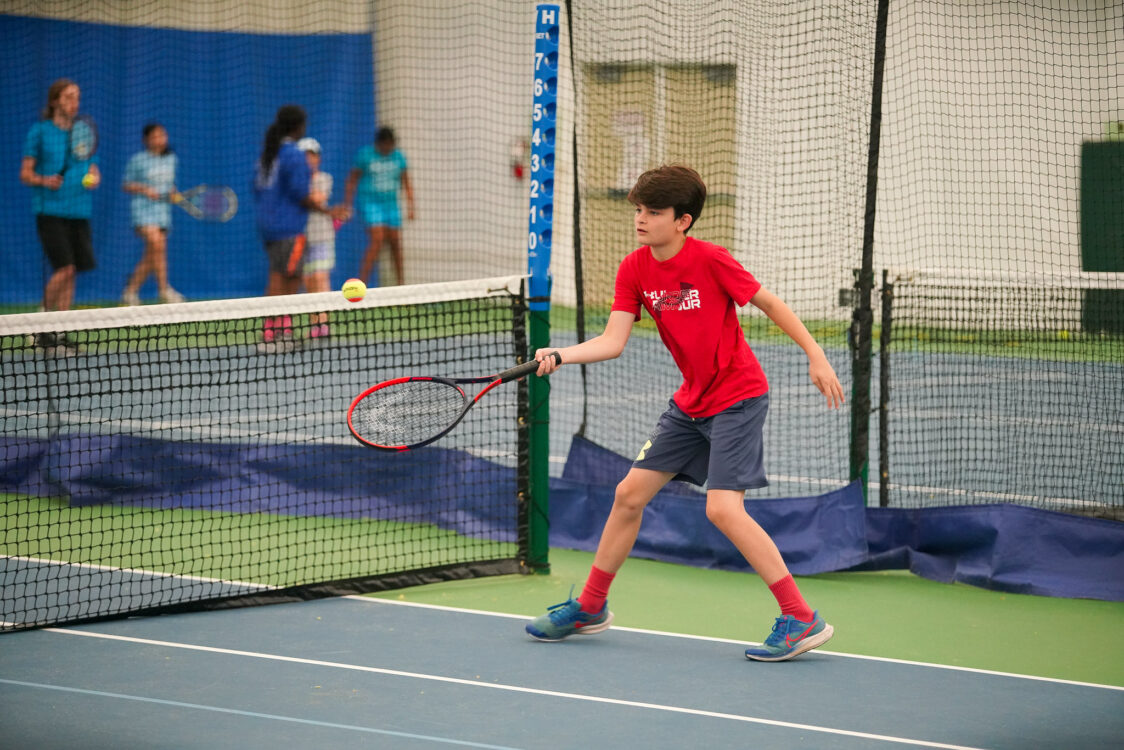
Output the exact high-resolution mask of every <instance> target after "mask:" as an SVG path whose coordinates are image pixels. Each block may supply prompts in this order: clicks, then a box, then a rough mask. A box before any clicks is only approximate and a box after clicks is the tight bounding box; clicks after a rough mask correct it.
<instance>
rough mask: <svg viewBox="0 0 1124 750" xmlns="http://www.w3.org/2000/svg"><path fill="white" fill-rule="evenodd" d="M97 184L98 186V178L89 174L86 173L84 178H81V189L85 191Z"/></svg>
mask: <svg viewBox="0 0 1124 750" xmlns="http://www.w3.org/2000/svg"><path fill="white" fill-rule="evenodd" d="M97 184H98V178H96V177H94V176H93V175H92V174H90V173H89V172H87V173H86V176H85V177H83V178H82V187H84V188H86V189H87V190H89V189H90V188H92V187H93V186H94V185H97Z"/></svg>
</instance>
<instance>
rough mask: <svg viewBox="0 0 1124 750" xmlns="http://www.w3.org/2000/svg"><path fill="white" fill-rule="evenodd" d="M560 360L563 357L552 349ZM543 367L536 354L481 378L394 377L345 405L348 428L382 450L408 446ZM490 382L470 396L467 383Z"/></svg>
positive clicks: (445, 430)
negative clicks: (487, 395) (500, 388)
mask: <svg viewBox="0 0 1124 750" xmlns="http://www.w3.org/2000/svg"><path fill="white" fill-rule="evenodd" d="M554 359H555V361H556V362H557V363H558V364H562V357H560V356H559V355H558V353H557V352H554ZM537 369H539V363H538V362H537V361H534V360H532V361H531V362H526V363H524V364H521V365H519V366H517V367H512V368H511V369H510V370H505V371H503V372H501V373H500V374H499V375H486V376H484V377H481V378H434V377H412V378H395V379H394V380H387V381H386V382H384V383H379V384H378V385H373V386H371V387H370V388H368V389H367V390H365V391H363V392H362V393H360V394H359V395H358V396H356V397H355V400H354V401H352V402H351V408H350V409H348V410H347V428H348V429H349V430H351V434H352V435H354V436H355V439H356V440H358V441H359V442H360V443H362V444H363V445H365V446H367V447H368V448H377V449H378V450H383V451H409V450H413V449H415V448H421V447H422V446H424V445H429V444H430V443H432V442H434V441H436V440H439V439H441V438H442V437H444V436H445V435H448V434H449V433H450V432H451V431H452V429H453V428H454V427H456V426H457V425H458V424H460V421H461V420H462V419H464V415H465V414H468V410H469V409H471V408H472V407H473V405H475V404H476V402H477V401H479V400H480V399H481V398H483V397H484V394H485V393H487V392H488V391H490V390H492V389H493V388H495V387H496V386H497V385H500V384H501V383H507V382H509V381H512V380H518V379H519V378H521V377H524V376H526V375H530V374H531V373H533V372H534V371H535V370H537ZM471 383H487V384H488V385H486V386H484V388H483V389H482V390H481V391H480V392H479V393H477V394H476V396H475V397H474V398H471V399H470V398H469V397H468V394H466V393H465V392H464V389H463V388H461V385H463V384H471Z"/></svg>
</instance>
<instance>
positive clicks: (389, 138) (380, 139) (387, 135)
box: [375, 127, 395, 143]
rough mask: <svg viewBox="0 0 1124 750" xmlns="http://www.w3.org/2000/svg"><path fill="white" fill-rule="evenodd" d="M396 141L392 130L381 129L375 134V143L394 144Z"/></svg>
mask: <svg viewBox="0 0 1124 750" xmlns="http://www.w3.org/2000/svg"><path fill="white" fill-rule="evenodd" d="M394 140H395V139H394V130H393V129H391V128H388V127H381V128H379V129H378V131H376V132H375V143H392V142H394Z"/></svg>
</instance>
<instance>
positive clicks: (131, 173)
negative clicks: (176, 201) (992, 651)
mask: <svg viewBox="0 0 1124 750" xmlns="http://www.w3.org/2000/svg"><path fill="white" fill-rule="evenodd" d="M125 182H137V183H140V184H141V185H146V186H147V187H150V188H152V189H153V190H155V191H156V192H157V193H159V194H160V195H167V194H168V193H170V192H171V191H172V188H173V187H174V186H175V184H176V155H175V154H170V153H169V154H154V153H152V152H151V151H149V150H147V149H145V150H144V151H141V152H139V153H136V154H133V156H132V158H131V159H129V163H128V164H127V165H125ZM129 210H130V214H131V215H132V220H133V226H134V227H147V226H156V227H162V228H164V229H167V228H168V227H169V226H171V224H172V206H171V204H170V203H168V202H167V201H154V200H152V199H151V198H149V197H148V196H145V195H134V196H133V200H132V202H131V203H130V204H129Z"/></svg>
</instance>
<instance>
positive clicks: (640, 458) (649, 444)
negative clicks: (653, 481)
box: [636, 440, 652, 461]
mask: <svg viewBox="0 0 1124 750" xmlns="http://www.w3.org/2000/svg"><path fill="white" fill-rule="evenodd" d="M651 447H652V441H651V440H649V441H648V442H646V443H644V447H643V448H641V449H640V455H639V456H637V457H636V460H637V461H643V460H644V456H645V454H647V452H648V449H649V448H651Z"/></svg>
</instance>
